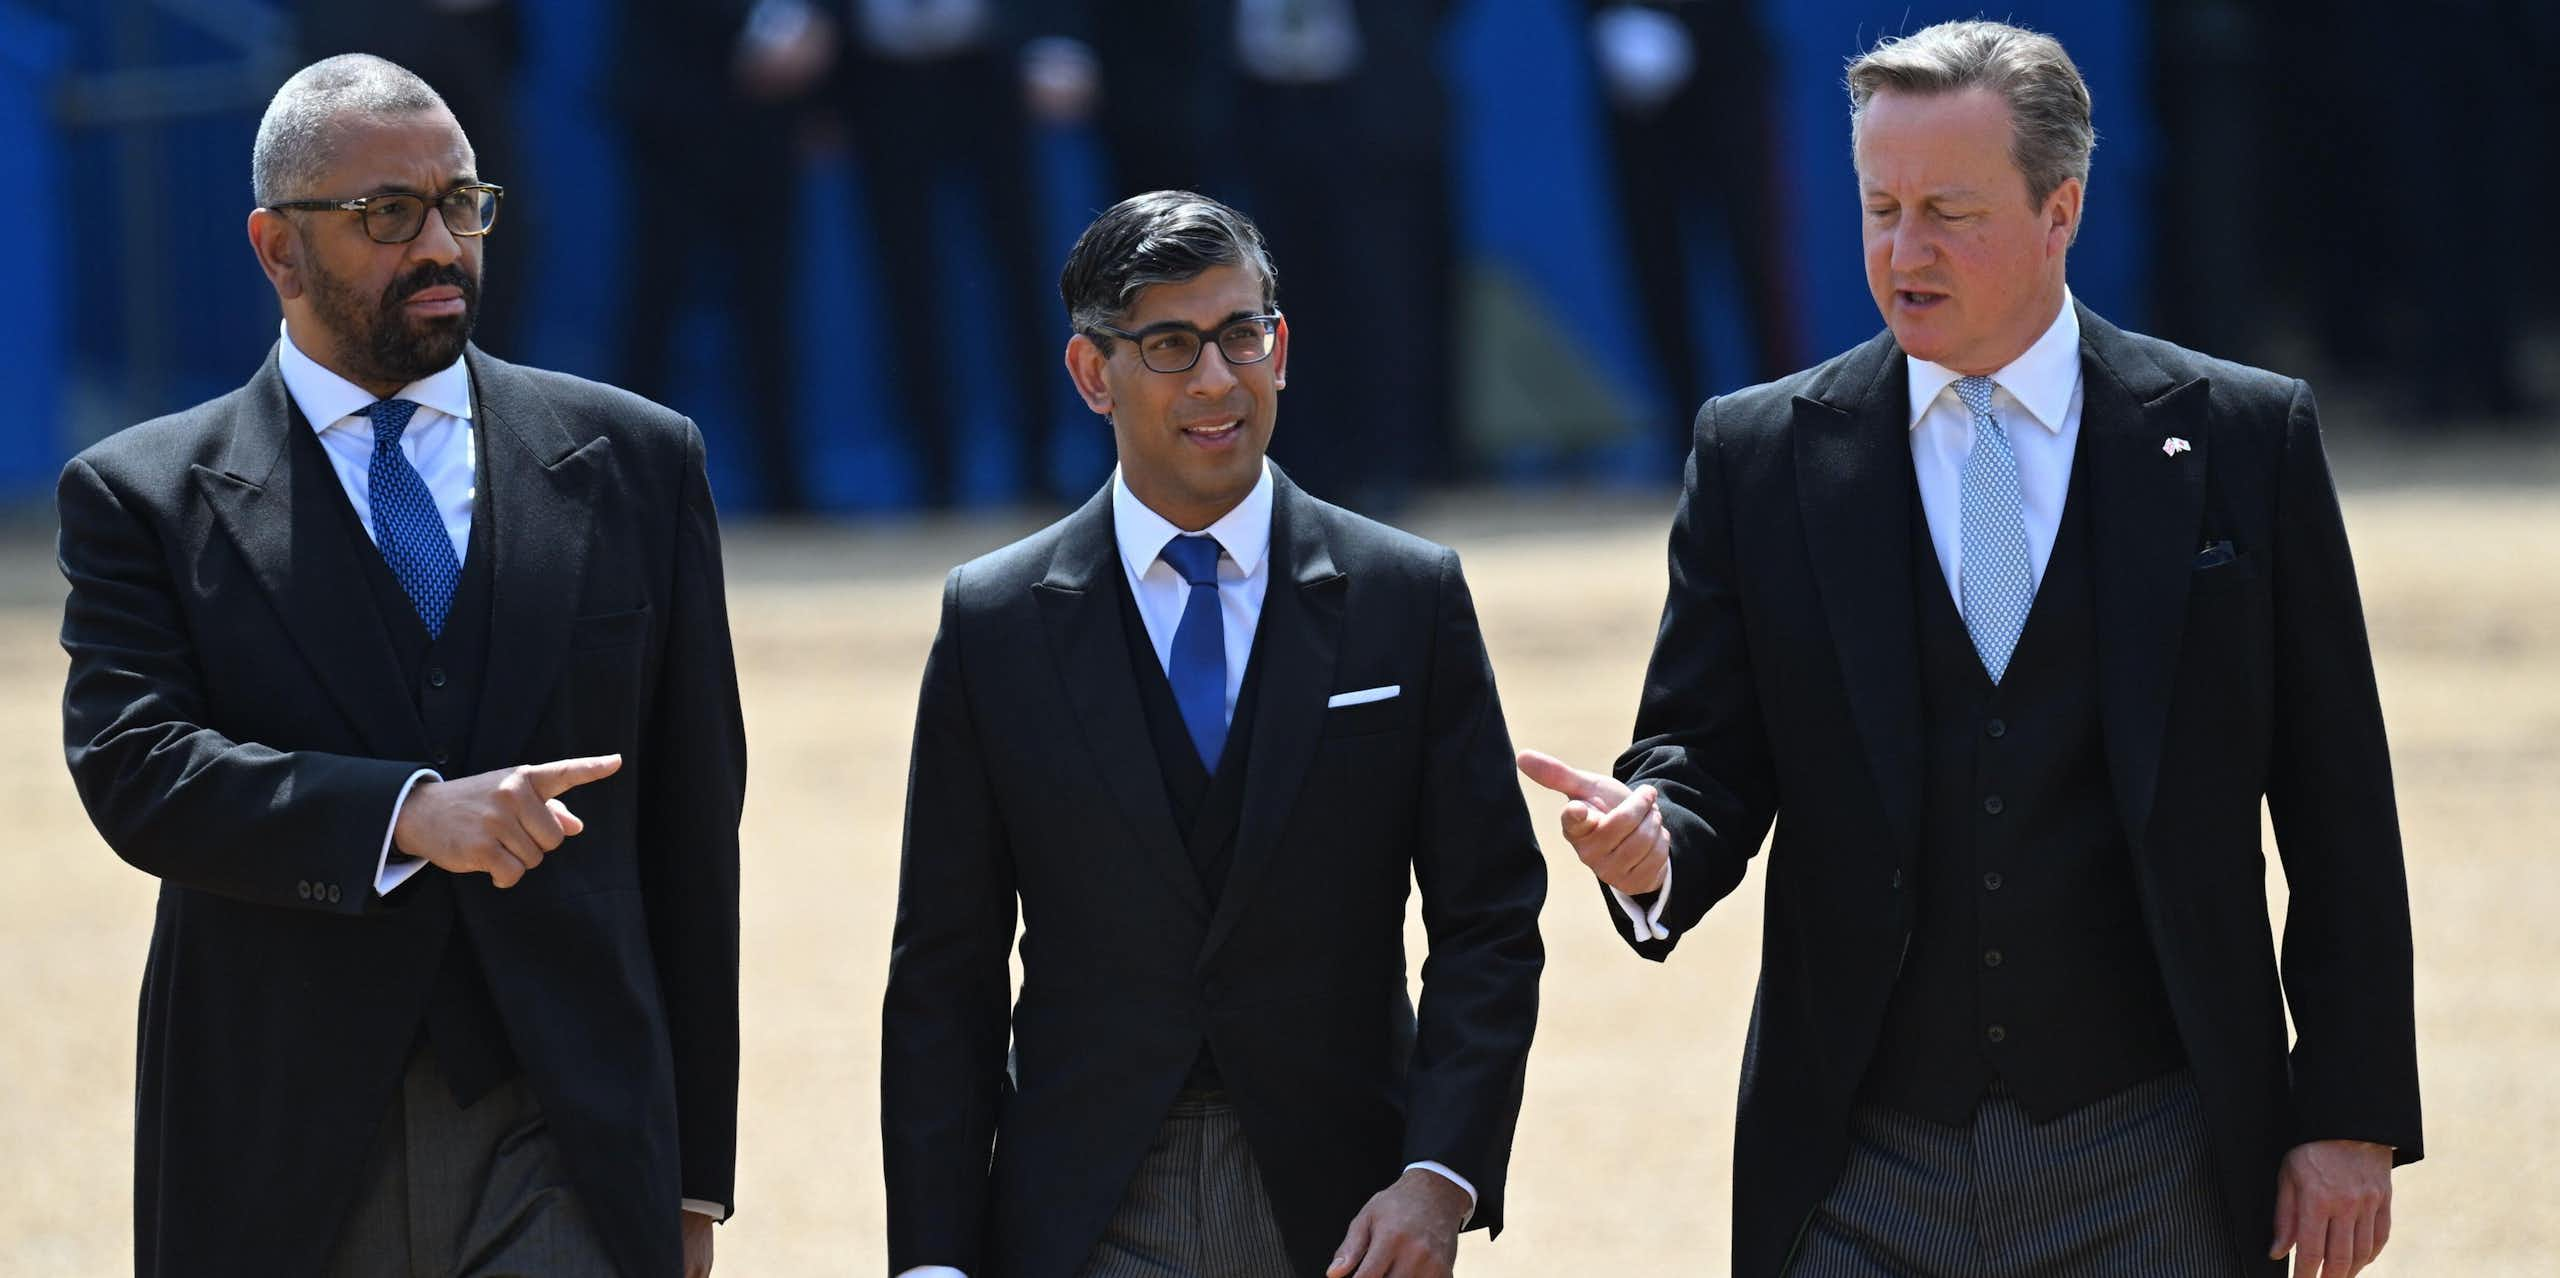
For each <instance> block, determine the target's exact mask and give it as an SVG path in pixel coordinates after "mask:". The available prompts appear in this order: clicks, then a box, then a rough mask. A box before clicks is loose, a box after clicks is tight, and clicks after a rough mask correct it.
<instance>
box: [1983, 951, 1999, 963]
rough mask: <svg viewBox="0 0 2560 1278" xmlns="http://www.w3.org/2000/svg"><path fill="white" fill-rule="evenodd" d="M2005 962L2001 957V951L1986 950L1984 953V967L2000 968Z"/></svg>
mask: <svg viewBox="0 0 2560 1278" xmlns="http://www.w3.org/2000/svg"><path fill="white" fill-rule="evenodd" d="M2003 961H2004V960H2003V959H2002V958H2001V957H2000V951H1998V950H1984V951H1983V952H1982V965H1983V966H1984V967H1998V966H2000V964H2001V963H2002V962H2003Z"/></svg>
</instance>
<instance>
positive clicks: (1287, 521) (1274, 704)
mask: <svg viewBox="0 0 2560 1278" xmlns="http://www.w3.org/2000/svg"><path fill="white" fill-rule="evenodd" d="M1271 473H1272V494H1271V564H1270V569H1269V571H1270V573H1271V588H1270V589H1269V590H1268V591H1266V592H1265V593H1264V595H1263V599H1262V620H1261V622H1260V623H1259V625H1258V626H1257V627H1256V629H1255V633H1254V640H1253V652H1254V656H1253V659H1254V660H1255V661H1258V662H1261V663H1262V670H1261V678H1262V686H1261V688H1260V690H1259V695H1260V698H1261V699H1260V701H1259V703H1258V704H1256V705H1255V706H1254V710H1253V743H1252V748H1251V753H1250V754H1248V755H1247V756H1246V761H1245V776H1244V799H1243V802H1242V804H1241V806H1240V808H1239V812H1238V816H1237V820H1236V848H1235V861H1234V863H1233V864H1232V865H1231V866H1229V868H1228V870H1227V886H1226V890H1225V891H1224V892H1222V893H1220V894H1219V896H1218V913H1217V917H1216V918H1214V919H1212V920H1211V921H1210V924H1209V936H1208V939H1207V940H1206V941H1205V942H1204V943H1203V944H1202V945H1201V947H1200V963H1201V964H1202V965H1206V964H1207V963H1208V961H1209V957H1210V956H1211V955H1212V954H1215V953H1216V952H1217V949H1218V946H1219V945H1220V944H1221V943H1223V942H1224V941H1225V940H1226V939H1227V934H1228V933H1230V932H1232V931H1234V930H1235V925H1236V918H1237V916H1238V915H1239V914H1240V913H1242V912H1243V910H1244V908H1245V906H1246V903H1247V902H1248V901H1250V900H1251V898H1252V895H1253V890H1254V888H1255V886H1256V885H1257V884H1259V883H1260V881H1261V879H1262V876H1263V874H1264V873H1265V872H1267V871H1268V870H1269V868H1270V863H1271V858H1272V855H1273V853H1274V852H1275V851H1276V850H1277V849H1278V847H1279V843H1280V835H1281V834H1282V833H1283V832H1284V831H1285V830H1286V829H1287V828H1288V824H1289V808H1290V805H1291V804H1293V803H1295V802H1296V801H1297V797H1298V791H1299V790H1300V789H1301V788H1302V787H1303V786H1304V785H1305V784H1306V779H1307V768H1308V767H1309V766H1310V765H1311V764H1313V763H1314V762H1315V753H1316V742H1317V740H1318V739H1319V738H1320V737H1321V736H1322V734H1323V729H1324V713H1325V698H1326V696H1327V695H1328V692H1327V690H1328V689H1329V688H1330V687H1331V685H1332V681H1333V663H1334V654H1335V652H1336V651H1337V650H1338V649H1339V647H1340V644H1341V640H1342V601H1343V593H1344V591H1345V589H1346V588H1347V586H1348V579H1347V578H1346V577H1345V576H1344V575H1343V573H1342V571H1341V570H1340V569H1339V568H1337V567H1335V566H1334V561H1333V549H1332V546H1331V543H1330V542H1329V541H1328V540H1327V539H1326V537H1325V529H1324V525H1323V522H1322V519H1321V517H1320V515H1319V513H1318V511H1317V510H1316V506H1315V499H1314V498H1311V497H1309V496H1307V495H1306V494H1305V493H1304V492H1301V491H1299V489H1298V486H1297V485H1296V484H1293V483H1291V482H1289V477H1288V476H1287V475H1285V474H1282V473H1281V472H1280V468H1279V467H1277V466H1274V467H1272V472H1271Z"/></svg>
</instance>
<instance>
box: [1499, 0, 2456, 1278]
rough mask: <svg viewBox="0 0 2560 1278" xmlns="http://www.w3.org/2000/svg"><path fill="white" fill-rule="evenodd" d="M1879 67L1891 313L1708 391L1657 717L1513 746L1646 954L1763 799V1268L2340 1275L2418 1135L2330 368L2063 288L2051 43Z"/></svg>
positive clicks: (2063, 100) (1869, 59)
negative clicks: (2283, 362) (1750, 380)
mask: <svg viewBox="0 0 2560 1278" xmlns="http://www.w3.org/2000/svg"><path fill="white" fill-rule="evenodd" d="M1847 80H1848V87H1849V93H1850V104H1851V106H1850V141H1851V153H1852V157H1853V161H1854V165H1855V171H1856V186H1855V188H1854V190H1855V191H1856V193H1857V195H1858V196H1859V198H1860V200H1861V201H1862V215H1861V219H1860V224H1861V226H1862V228H1863V233H1864V251H1865V270H1866V280H1867V284H1868V287H1869V289H1870V290H1871V291H1872V293H1873V295H1874V298H1875V303H1876V308H1877V310H1878V311H1879V312H1880V314H1881V315H1882V317H1883V320H1884V323H1885V331H1883V332H1881V333H1879V334H1877V335H1876V336H1875V337H1874V338H1872V339H1870V340H1868V341H1867V342H1865V343H1862V344H1861V345H1859V346H1858V347H1856V348H1855V349H1853V350H1850V351H1847V352H1844V353H1843V354H1840V355H1838V356H1835V357H1833V358H1832V359H1830V360H1827V361H1825V362H1824V363H1822V364H1820V365H1817V366H1815V367H1813V368H1811V369H1807V370H1805V371H1803V372H1800V373H1797V374H1794V375H1792V376H1789V377H1786V378H1784V379H1782V380H1779V381H1776V382H1771V383H1767V384H1764V385H1759V386H1752V387H1746V388H1744V389H1742V390H1739V391H1736V392H1734V393H1732V394H1729V395H1722V396H1718V397H1716V398H1714V399H1710V400H1708V401H1707V402H1706V403H1705V404H1704V405H1703V406H1701V407H1700V408H1699V410H1698V412H1697V415H1696V418H1695V431H1694V439H1695V443H1694V447H1693V448H1692V450H1691V453H1690V460H1689V465H1688V470H1687V475H1686V479H1685V485H1684V487H1683V490H1682V493H1681V499H1680V506H1679V511H1678V513H1677V514H1676V515H1675V516H1674V517H1673V522H1672V530H1671V538H1670V561H1669V563H1670V574H1671V586H1670V594H1669V597H1668V599H1667V600H1666V602H1665V603H1664V606H1663V613H1662V621H1661V624H1660V627H1659V628H1658V630H1657V631H1656V637H1655V640H1654V648H1653V659H1652V664H1651V666H1650V667H1649V668H1648V670H1647V672H1646V675H1645V680H1644V695H1643V699H1642V702H1641V703H1640V705H1639V706H1638V708H1637V712H1636V726H1635V737H1636V739H1635V741H1634V743H1633V744H1632V745H1630V746H1629V747H1628V748H1627V749H1626V751H1625V752H1624V753H1623V754H1621V755H1620V756H1619V758H1618V762H1617V765H1616V767H1615V769H1614V770H1613V772H1612V773H1610V774H1605V775H1604V774H1597V773H1590V772H1583V771H1580V770H1578V769H1575V768H1571V767H1568V766H1566V765H1565V764H1563V763H1562V762H1560V761H1558V760H1556V759H1553V758H1550V757H1547V756H1545V755H1541V754H1537V753H1535V752H1532V751H1524V752H1523V753H1522V755H1521V760H1520V764H1521V768H1522V770H1523V771H1525V772H1527V773H1528V774H1529V776H1530V777H1531V778H1532V779H1534V780H1536V781H1537V782H1538V783H1540V784H1542V785H1545V786H1547V787H1549V788H1551V789H1554V790H1557V791H1559V792H1560V793H1562V794H1563V795H1564V796H1565V802H1564V803H1563V804H1562V805H1561V813H1560V816H1561V825H1562V827H1563V831H1564V834H1565V837H1566V838H1567V839H1568V840H1569V841H1570V842H1571V843H1572V844H1573V846H1574V850H1575V852H1576V853H1577V855H1579V856H1580V858H1581V859H1582V860H1583V862H1584V864H1586V865H1588V866H1589V867H1591V869H1592V871H1593V874H1594V876H1595V877H1596V878H1598V879H1599V881H1600V890H1599V891H1597V892H1596V893H1595V896H1597V897H1598V898H1599V900H1598V902H1596V903H1597V904H1599V905H1600V906H1601V908H1603V909H1604V910H1605V911H1606V912H1607V915H1608V918H1609V921H1610V923H1611V925H1612V926H1614V927H1616V928H1617V929H1618V932H1619V935H1620V936H1621V937H1622V938H1624V939H1625V940H1626V942H1627V943H1628V944H1629V945H1630V946H1631V947H1632V948H1633V949H1634V950H1635V952H1636V953H1637V954H1638V955H1640V956H1642V957H1644V958H1646V959H1650V960H1653V961H1656V962H1660V961H1663V960H1665V959H1668V958H1669V957H1670V956H1671V953H1672V950H1673V948H1674V947H1675V946H1677V945H1678V944H1679V941H1680V938H1681V937H1682V936H1683V935H1685V934H1686V933H1688V932H1689V931H1690V930H1692V929H1694V928H1696V927H1698V926H1699V925H1700V924H1701V923H1703V922H1704V921H1705V919H1706V915H1707V912H1708V910H1709V909H1711V908H1712V907H1714V906H1715V905H1716V904H1717V903H1718V902H1719V901H1721V900H1723V899H1724V898H1725V897H1726V896H1727V895H1728V894H1730V893H1732V892H1733V891H1734V889H1735V888H1737V887H1739V886H1741V884H1742V881H1743V878H1744V874H1745V871H1746V870H1747V868H1748V863H1749V861H1750V859H1751V858H1752V857H1753V856H1755V855H1757V854H1758V853H1759V851H1760V849H1761V846H1762V840H1763V836H1768V835H1771V830H1772V828H1773V826H1774V829H1775V833H1774V835H1773V836H1771V838H1770V842H1769V843H1768V863H1767V865H1766V866H1765V872H1766V879H1767V896H1766V906H1765V909H1764V911H1763V917H1764V919H1765V921H1766V926H1767V936H1766V940H1765V942H1764V945H1763V947H1762V959H1761V964H1760V972H1759V987H1758V992H1757V994H1756V995H1755V998H1754V1003H1753V1009H1752V1017H1751V1030H1750V1038H1749V1041H1748V1043H1747V1045H1746V1046H1745V1047H1744V1049H1743V1054H1742V1055H1743V1061H1742V1083H1741V1098H1740V1103H1739V1107H1738V1110H1737V1115H1736V1127H1735V1135H1734V1177H1733V1193H1734V1215H1733V1272H1734V1273H1735V1274H1737V1275H1741V1276H1742V1278H1775V1276H1776V1275H1780V1274H1784V1275H1787V1276H1788V1278H1865V1276H1868V1275H1874V1274H1880V1273H1890V1274H1911V1275H1929V1276H1932V1278H1938V1276H1944V1275H1956V1274H1966V1275H2004V1276H2007V1275H2014V1276H2019V1278H2024V1276H2027V1275H2048V1274H2146V1275H2147V1274H2177V1275H2181V1276H2182V1278H2183V1276H2193V1278H2205V1276H2230V1278H2237V1276H2239V1275H2261V1276H2263V1278H2275V1276H2276V1275H2280V1274H2281V1273H2282V1271H2283V1268H2284V1266H2283V1263H2282V1260H2281V1259H2280V1258H2281V1257H2282V1256H2284V1255H2285V1254H2286V1253H2287V1252H2289V1251H2290V1252H2293V1253H2295V1255H2296V1256H2297V1267H2296V1270H2295V1272H2296V1274H2297V1275H2298V1276H2299V1278H2309V1276H2310V1275H2312V1274H2314V1273H2318V1274H2320V1275H2323V1278H2352V1275H2353V1274H2354V1273H2355V1272H2356V1271H2357V1270H2359V1269H2361V1268H2362V1267H2363V1266H2365V1265H2366V1264H2368V1263H2370V1262H2371V1261H2372V1259H2373V1257H2374V1256H2375V1254H2377V1253H2378V1252H2380V1251H2381V1250H2382V1247H2383V1246H2384V1244H2385V1243H2386V1242H2388V1240H2389V1237H2390V1233H2391V1211H2390V1207H2391V1181H2392V1169H2393V1167H2394V1166H2395V1165H2397V1164H2401V1163H2408V1162H2413V1161H2415V1160H2416V1159H2418V1158H2419V1157H2420V1156H2421V1153H2422V1148H2421V1147H2422V1144H2423V1135H2422V1131H2421V1126H2422V1124H2421V1120H2420V1114H2419V1096H2418V1060H2417V1029H2416V1016H2415V1008H2414V993H2413V975H2414V974H2413V971H2412V964H2411V957H2410V930H2409V895H2408V883H2407V871H2406V868H2405V866H2404V865H2403V863H2402V857H2401V848H2400V829H2399V817H2398V814H2397V811H2396V809H2395V807H2394V804H2393V799H2392V782H2391V761H2390V750H2389V746H2388V744H2387V741H2386V738H2385V733H2384V730H2383V721H2382V707H2381V703H2380V697H2379V694H2378V692H2377V690H2376V688H2375V684H2374V674H2373V657H2372V652H2371V649H2370V647H2369V646H2368V644H2367V642H2366V639H2365V627H2364V615H2363V611H2362V605H2361V604H2360V603H2359V601H2358V598H2357V591H2356V579H2355V567H2354V564H2353V562H2352V560H2351V557H2350V556H2349V554H2348V549H2347V537H2346V530H2345V527H2344V525H2343V523H2342V521H2341V517H2340V513H2339V509H2338V497H2337V492H2336V489H2335V488H2334V487H2333V486H2332V484H2331V482H2330V478H2329V468H2328V461H2327V458H2326V456H2325V454H2324V451H2323V447H2322V444H2321V435H2320V416H2319V412H2318V409H2317V408H2316V407H2315V406H2314V404H2313V402H2312V396H2311V389H2310V387H2309V386H2307V385H2306V384H2304V383H2303V382H2301V381H2298V380H2295V379H2293V378H2289V377H2282V376H2278V375H2275V374H2272V373H2268V372H2264V371H2262V370H2259V369H2254V368H2246V367H2243V366H2241V365H2238V364H2233V363H2229V362H2227V361H2222V360H2216V359H2212V358H2210V357H2207V356H2204V355H2199V354H2197V353H2195V352H2193V351H2188V350H2183V349H2180V348H2179V347H2176V346H2172V345H2170V344H2169V343H2167V342H2163V341H2160V340H2158V339H2156V338H2150V337H2144V336H2141V335H2139V334H2134V333H2128V332H2125V331H2124V330H2122V329H2119V328H2116V327H2115V326H2114V325H2111V324H2109V323H2107V322H2106V321H2105V320H2104V319H2102V318H2100V317H2099V316H2098V315H2097V314H2096V313H2095V312H2094V311H2091V310H2090V309H2089V308H2087V307H2085V306H2083V305H2081V304H2080V303H2079V302H2077V301H2076V300H2075V299H2074V298H2073V297H2072V295H2071V290H2070V288H2069V285H2068V284H2067V283H2066V280H2065V269H2064V268H2065V262H2066V260H2067V257H2068V254H2069V251H2070V247H2071V243H2072V240H2073V239H2074V237H2075V236H2076V235H2077V234H2078V233H2079V230H2080V227H2081V224H2082V220H2081V210H2082V197H2083V195H2084V193H2085V191H2086V189H2087V185H2088V180H2089V159H2090V154H2091V152H2092V150H2093V149H2094V148H2095V146H2096V141H2097V133H2096V129H2095V127H2094V122H2093V117H2092V113H2091V104H2090V98H2089V91H2088V86H2087V84H2086V83H2085V82H2084V81H2083V80H2082V78H2081V76H2080V72H2079V68H2078V67H2077V66H2075V65H2073V63H2072V61H2071V59H2070V56H2069V54H2068V53H2066V52H2065V51H2064V49H2063V48H2062V45H2061V44H2060V42H2058V41H2056V40H2054V39H2052V38H2051V37H2048V36H2043V35H2039V34H2036V33H2034V32H2030V31H2025V30H2022V29H2020V28H2017V27H2013V26H2009V25H2007V24H2004V23H1994V22H1951V23H1942V24H1940V25H1937V26H1933V27H1928V28H1925V29H1923V30H1920V31H1917V32H1913V33H1912V34H1910V35H1908V36H1904V37H1900V38H1897V39H1887V40H1885V41H1883V42H1881V43H1879V44H1878V45H1876V46H1875V47H1874V48H1872V49H1871V50H1869V51H1868V52H1867V53H1866V54H1865V55H1864V56H1862V57H1860V58H1859V59H1858V60H1857V61H1856V62H1854V63H1852V64H1851V66H1850V68H1849V72H1848V77H1847ZM1844 194H1845V193H1844ZM2262 803H2263V805H2264V810H2265V812H2266V813H2267V814H2269V815H2271V816H2272V818H2273V821H2274V827H2275V831H2276V851H2277V853H2278V854H2279V855H2280V856H2281V857H2282V858H2283V861H2284V872H2285V873H2284V879H2285V885H2286V889H2287V891H2288V893H2289V894H2290V904H2289V905H2288V907H2287V911H2286V915H2285V925H2284V926H2285V935H2284V946H2283V950H2282V953H2281V955H2279V954H2278V952H2277V950H2276V946H2275V944H2274V942H2273V940H2272V938H2271V936H2270V935H2269V928H2268V919H2267V901H2266V896H2265V892H2266V861H2265V854H2264V852H2263V850H2262V841H2261V835H2260V829H2261V804H2262Z"/></svg>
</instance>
